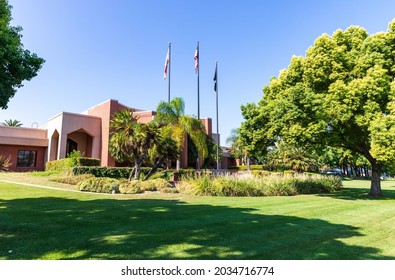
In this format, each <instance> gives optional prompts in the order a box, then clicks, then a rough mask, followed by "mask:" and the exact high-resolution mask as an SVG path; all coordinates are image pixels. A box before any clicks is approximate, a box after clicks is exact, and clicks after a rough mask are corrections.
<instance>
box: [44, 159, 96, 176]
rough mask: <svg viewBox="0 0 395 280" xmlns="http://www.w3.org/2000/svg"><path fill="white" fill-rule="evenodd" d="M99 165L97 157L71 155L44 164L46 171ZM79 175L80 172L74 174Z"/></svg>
mask: <svg viewBox="0 0 395 280" xmlns="http://www.w3.org/2000/svg"><path fill="white" fill-rule="evenodd" d="M98 165H100V160H99V159H97V158H86V157H71V158H62V159H58V160H51V161H48V162H47V163H46V164H45V170H46V171H64V170H67V169H70V168H72V167H74V168H76V167H77V166H79V167H80V166H98ZM75 175H80V174H75Z"/></svg>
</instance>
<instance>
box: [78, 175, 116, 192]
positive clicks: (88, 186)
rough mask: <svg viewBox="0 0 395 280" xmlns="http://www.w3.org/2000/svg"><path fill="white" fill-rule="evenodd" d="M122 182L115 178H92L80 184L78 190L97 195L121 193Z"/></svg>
mask: <svg viewBox="0 0 395 280" xmlns="http://www.w3.org/2000/svg"><path fill="white" fill-rule="evenodd" d="M119 185H120V181H119V180H117V179H113V178H104V177H103V178H90V179H87V180H84V181H82V182H80V183H78V190H80V191H86V192H97V193H112V191H113V189H114V190H115V192H117V193H118V192H119Z"/></svg>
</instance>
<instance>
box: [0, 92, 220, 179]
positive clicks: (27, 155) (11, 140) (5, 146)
mask: <svg viewBox="0 0 395 280" xmlns="http://www.w3.org/2000/svg"><path fill="white" fill-rule="evenodd" d="M123 109H129V110H133V114H134V116H135V117H136V118H137V119H138V121H139V122H142V123H148V122H150V121H152V120H153V119H154V117H155V112H154V111H144V110H139V109H135V108H131V107H128V106H126V105H123V104H121V103H119V102H118V101H117V100H113V99H110V100H107V101H105V102H103V103H101V104H98V105H96V106H94V107H92V108H90V109H88V110H86V111H84V112H82V113H80V114H76V113H68V112H61V113H59V114H58V115H56V116H54V117H52V118H51V119H49V121H48V123H47V124H46V125H44V126H43V127H41V128H26V127H10V126H0V155H3V156H5V157H11V163H12V165H11V167H10V170H12V171H18V172H23V171H42V170H45V163H46V162H47V161H51V160H57V159H62V158H65V157H66V156H67V155H68V154H69V153H70V152H71V151H73V150H78V151H80V152H81V155H83V156H85V157H91V158H98V159H100V164H101V165H102V166H118V165H119V164H118V163H117V162H116V161H115V160H114V158H113V157H112V156H111V155H110V153H109V139H110V120H111V117H112V116H113V114H114V113H115V112H117V111H119V110H123ZM201 121H202V123H203V125H204V126H205V128H206V133H207V134H208V135H210V136H211V137H213V139H214V140H215V139H217V138H219V137H216V135H213V133H212V121H211V119H210V118H207V119H201ZM187 164H188V156H187V149H185V148H184V151H183V155H182V159H181V166H182V167H186V166H187ZM224 168H226V167H224Z"/></svg>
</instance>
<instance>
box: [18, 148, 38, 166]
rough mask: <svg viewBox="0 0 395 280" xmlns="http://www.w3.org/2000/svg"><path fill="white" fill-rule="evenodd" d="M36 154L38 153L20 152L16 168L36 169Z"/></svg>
mask: <svg viewBox="0 0 395 280" xmlns="http://www.w3.org/2000/svg"><path fill="white" fill-rule="evenodd" d="M36 154H37V151H27V150H19V151H18V160H17V162H16V166H17V167H35V166H36Z"/></svg>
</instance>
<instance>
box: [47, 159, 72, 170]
mask: <svg viewBox="0 0 395 280" xmlns="http://www.w3.org/2000/svg"><path fill="white" fill-rule="evenodd" d="M70 167H72V162H71V159H70V158H63V159H58V160H52V161H48V162H47V163H46V164H45V170H46V171H64V170H66V169H69V168H70Z"/></svg>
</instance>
